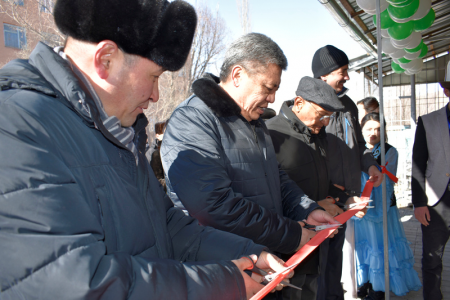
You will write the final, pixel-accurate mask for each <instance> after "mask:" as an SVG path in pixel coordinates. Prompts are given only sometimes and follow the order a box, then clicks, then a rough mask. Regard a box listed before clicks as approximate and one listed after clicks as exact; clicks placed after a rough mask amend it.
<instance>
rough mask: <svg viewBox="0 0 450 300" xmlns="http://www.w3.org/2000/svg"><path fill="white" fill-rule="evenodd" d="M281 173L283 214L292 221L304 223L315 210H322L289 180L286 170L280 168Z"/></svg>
mask: <svg viewBox="0 0 450 300" xmlns="http://www.w3.org/2000/svg"><path fill="white" fill-rule="evenodd" d="M278 169H279V172H280V184H281V197H282V199H283V213H284V215H285V216H287V217H289V218H290V219H292V220H297V221H302V220H306V219H307V218H308V215H309V214H310V213H311V212H312V211H313V210H315V209H322V208H321V207H320V206H319V205H318V204H317V203H316V202H315V201H314V200H312V199H310V198H309V197H308V196H307V195H306V194H305V193H304V192H303V190H302V189H301V188H300V187H299V186H298V185H297V184H296V183H295V182H294V181H293V180H292V179H290V178H289V175H288V174H286V172H285V171H284V170H282V169H281V167H280V165H279V166H278Z"/></svg>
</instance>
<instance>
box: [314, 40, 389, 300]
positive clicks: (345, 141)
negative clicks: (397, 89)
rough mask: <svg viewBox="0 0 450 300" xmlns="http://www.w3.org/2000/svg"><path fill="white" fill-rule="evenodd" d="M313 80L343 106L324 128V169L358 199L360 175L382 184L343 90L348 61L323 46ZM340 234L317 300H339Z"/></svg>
mask: <svg viewBox="0 0 450 300" xmlns="http://www.w3.org/2000/svg"><path fill="white" fill-rule="evenodd" d="M312 72H313V74H314V78H318V79H321V80H323V81H325V82H326V83H327V84H329V85H330V86H331V87H332V88H333V89H334V90H335V92H336V94H337V96H338V97H339V99H340V100H341V102H342V104H343V105H344V110H342V111H339V112H336V113H335V117H334V118H333V119H332V120H330V122H329V124H328V125H327V127H326V129H325V130H326V132H327V141H328V149H332V150H331V151H329V152H328V162H329V163H328V168H329V174H330V179H331V182H332V183H333V184H336V185H337V186H339V187H341V188H342V189H343V190H345V191H346V192H347V193H348V195H349V196H357V197H359V195H360V191H361V171H364V172H366V173H368V174H369V175H370V179H371V181H374V185H375V186H379V185H380V184H381V182H382V180H383V176H382V174H381V172H380V171H379V170H378V168H377V163H376V161H375V160H374V158H373V156H372V154H371V152H370V150H367V148H366V146H365V142H364V138H363V136H362V134H361V127H360V125H359V122H358V109H357V107H356V105H355V103H354V102H353V100H352V99H350V97H348V96H347V95H346V93H347V92H348V89H347V88H345V87H344V84H345V82H346V81H347V80H349V79H350V77H349V76H348V57H347V55H346V54H345V53H344V52H343V51H342V50H340V49H338V48H336V47H334V46H332V45H326V46H324V47H322V48H320V49H318V50H317V51H316V52H315V54H314V57H313V59H312ZM343 227H344V230H340V231H339V233H338V234H337V235H336V237H335V238H334V239H332V240H330V246H329V247H330V249H331V250H330V251H328V259H327V263H326V266H327V270H326V271H324V272H322V273H321V275H320V277H319V293H318V296H317V299H318V300H343V299H344V290H343V288H342V284H341V275H342V259H343V257H342V248H343V245H344V241H345V227H346V226H345V225H344V226H343Z"/></svg>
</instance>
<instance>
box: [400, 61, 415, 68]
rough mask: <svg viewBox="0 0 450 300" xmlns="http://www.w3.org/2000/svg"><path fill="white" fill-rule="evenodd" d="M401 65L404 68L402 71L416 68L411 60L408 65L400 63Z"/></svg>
mask: <svg viewBox="0 0 450 300" xmlns="http://www.w3.org/2000/svg"><path fill="white" fill-rule="evenodd" d="M399 65H400V67H402V69H405V70H411V69H412V67H413V66H414V61H413V60H411V61H410V62H407V63H399Z"/></svg>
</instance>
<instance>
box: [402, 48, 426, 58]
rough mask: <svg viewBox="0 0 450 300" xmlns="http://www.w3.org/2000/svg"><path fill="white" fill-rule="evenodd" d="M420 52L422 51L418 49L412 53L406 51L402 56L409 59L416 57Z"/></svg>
mask: <svg viewBox="0 0 450 300" xmlns="http://www.w3.org/2000/svg"><path fill="white" fill-rule="evenodd" d="M405 52H406V51H405ZM420 52H422V51H421V50H419V51H417V52H414V53H409V52H406V54H405V56H403V57H404V58H406V59H409V60H413V59H416V58H418V57H419V55H420Z"/></svg>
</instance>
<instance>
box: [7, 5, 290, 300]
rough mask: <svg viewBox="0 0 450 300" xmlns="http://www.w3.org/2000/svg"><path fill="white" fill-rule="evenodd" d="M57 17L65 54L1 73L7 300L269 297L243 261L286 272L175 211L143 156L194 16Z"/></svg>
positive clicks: (245, 243) (131, 8) (118, 10)
mask: <svg viewBox="0 0 450 300" xmlns="http://www.w3.org/2000/svg"><path fill="white" fill-rule="evenodd" d="M53 15H54V18H55V23H56V25H57V26H58V28H59V29H60V31H61V32H63V33H64V34H66V35H67V36H68V37H67V41H66V43H65V46H64V47H57V48H55V49H51V48H49V47H48V46H47V45H45V44H43V43H38V45H37V46H36V48H35V49H34V50H33V52H32V53H31V55H30V58H29V59H28V60H23V59H20V60H19V59H17V60H13V61H11V62H10V63H8V64H7V65H6V66H4V67H3V68H2V69H1V70H0V107H1V109H0V153H1V159H0V240H1V243H0V298H1V299H2V300H8V299H45V300H50V299H86V300H92V299H130V300H140V299H193V300H194V299H195V300H198V299H216V300H218V299H223V300H225V299H226V300H228V299H247V298H250V297H252V296H253V295H254V294H255V293H256V292H258V291H259V290H260V289H261V288H263V285H261V284H260V283H259V282H260V281H256V280H254V279H252V278H251V277H250V276H248V275H247V274H246V273H245V272H244V270H245V269H247V268H252V262H251V261H250V260H249V259H247V258H246V257H243V256H247V255H252V259H253V260H254V262H255V263H256V265H257V266H258V267H260V268H270V269H273V270H275V271H277V270H278V271H280V270H282V269H284V267H283V262H282V261H280V260H279V259H278V258H276V257H275V256H273V255H272V254H269V253H268V252H266V251H264V250H265V249H266V248H265V246H262V245H257V244H255V243H254V242H252V241H251V240H249V239H245V238H242V237H240V236H238V235H234V234H230V233H228V232H223V231H219V230H215V229H212V228H208V227H204V226H200V225H199V224H198V222H197V221H196V220H195V219H193V218H191V217H189V216H186V215H185V214H184V213H183V211H181V210H180V209H177V208H175V207H174V206H173V204H172V202H171V201H170V199H169V198H168V197H167V195H166V194H165V193H164V191H163V189H162V187H161V185H160V184H159V183H158V181H157V180H156V178H155V176H154V175H153V172H152V171H151V169H150V167H149V164H148V162H147V160H146V159H145V156H144V154H143V152H142V150H143V147H142V148H141V147H137V145H138V143H137V141H138V138H137V137H138V135H140V134H142V133H143V132H144V128H145V126H146V125H147V124H148V122H144V123H145V124H143V123H140V122H137V119H138V116H142V112H143V110H144V109H146V108H147V107H148V105H150V103H153V102H156V101H158V99H159V90H158V78H159V76H161V74H162V73H163V72H164V71H165V70H169V71H175V70H178V69H180V68H181V67H182V66H183V64H184V63H185V61H186V58H187V56H188V54H189V51H190V47H191V44H192V40H193V36H194V32H195V28H196V23H197V17H196V13H195V10H194V8H193V7H192V6H191V5H190V4H188V3H186V2H184V1H173V2H168V1H156V0H127V1H123V0H110V1H103V0H85V1H73V0H58V1H57V2H56V4H55V6H54V8H53ZM140 120H143V121H146V119H145V117H144V118H142V117H141V118H140ZM139 145H141V144H139ZM142 145H145V143H143V144H142ZM192 196H193V195H192ZM253 254H256V255H253ZM257 256H258V257H257ZM256 279H257V280H258V278H256ZM259 279H260V278H259Z"/></svg>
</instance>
